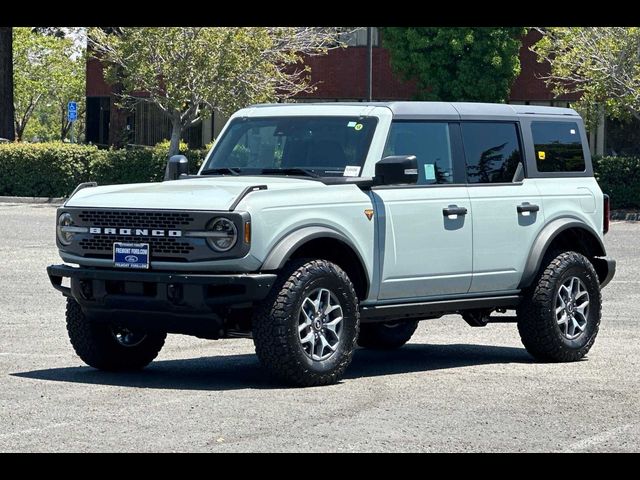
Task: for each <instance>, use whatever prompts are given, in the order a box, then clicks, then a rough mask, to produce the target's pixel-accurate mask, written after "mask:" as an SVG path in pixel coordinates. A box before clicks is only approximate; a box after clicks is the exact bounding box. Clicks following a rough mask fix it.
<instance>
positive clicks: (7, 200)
mask: <svg viewBox="0 0 640 480" xmlns="http://www.w3.org/2000/svg"><path fill="white" fill-rule="evenodd" d="M65 200H66V198H64V197H2V196H0V203H50V204H62V203H64V202H65Z"/></svg>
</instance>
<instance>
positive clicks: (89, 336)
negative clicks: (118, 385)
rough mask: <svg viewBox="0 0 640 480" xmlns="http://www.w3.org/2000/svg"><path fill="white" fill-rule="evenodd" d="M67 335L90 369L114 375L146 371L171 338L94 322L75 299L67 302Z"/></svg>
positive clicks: (157, 333) (162, 334) (158, 333)
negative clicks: (127, 371)
mask: <svg viewBox="0 0 640 480" xmlns="http://www.w3.org/2000/svg"><path fill="white" fill-rule="evenodd" d="M67 332H68V333H69V340H71V345H72V346H73V348H74V350H75V351H76V353H77V354H78V356H79V357H80V358H81V359H82V360H83V361H84V362H85V363H86V364H87V365H89V366H91V367H94V368H97V369H100V370H110V371H125V370H140V369H142V368H144V367H146V366H147V365H148V364H149V363H151V362H152V361H153V359H154V358H156V356H157V355H158V353H159V352H160V350H161V349H162V346H163V345H164V340H165V338H166V337H167V334H166V333H163V332H139V331H132V330H129V329H127V328H124V327H117V326H113V325H109V324H106V323H96V322H91V321H89V320H88V319H87V318H86V317H85V315H84V313H83V312H82V309H81V308H80V305H78V303H77V302H76V301H75V300H73V299H71V298H68V299H67Z"/></svg>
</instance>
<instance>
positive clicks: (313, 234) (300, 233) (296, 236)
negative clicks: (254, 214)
mask: <svg viewBox="0 0 640 480" xmlns="http://www.w3.org/2000/svg"><path fill="white" fill-rule="evenodd" d="M317 238H333V239H335V240H339V241H341V242H342V243H344V244H345V245H347V246H348V247H349V248H351V250H353V251H354V252H355V254H356V256H357V257H358V261H359V262H360V265H362V270H363V271H364V274H365V277H366V281H367V285H370V281H371V279H370V278H369V272H368V271H367V268H366V263H365V262H364V261H363V258H362V255H361V254H360V251H359V250H358V249H357V248H356V246H355V245H354V243H353V242H352V241H351V240H350V239H349V238H348V237H347V236H346V235H344V234H342V233H340V232H338V231H337V230H334V229H332V228H329V227H323V226H311V227H304V228H301V229H299V230H295V231H294V232H291V233H290V234H288V235H286V236H285V237H284V238H282V239H281V240H280V241H278V243H276V245H275V247H273V248H272V249H271V251H270V252H269V254H268V255H267V257H266V258H265V260H264V262H263V264H262V267H261V268H260V270H261V271H273V270H280V269H281V268H282V267H284V265H285V264H286V263H287V261H289V259H290V258H291V255H292V254H293V253H294V252H295V251H296V250H297V249H298V248H300V247H301V246H302V245H304V244H305V243H307V242H309V241H311V240H315V239H317Z"/></svg>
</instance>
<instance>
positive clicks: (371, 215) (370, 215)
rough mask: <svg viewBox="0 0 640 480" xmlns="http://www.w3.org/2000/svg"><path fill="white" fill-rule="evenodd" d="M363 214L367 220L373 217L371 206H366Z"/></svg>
mask: <svg viewBox="0 0 640 480" xmlns="http://www.w3.org/2000/svg"><path fill="white" fill-rule="evenodd" d="M364 214H365V215H366V216H367V218H368V219H369V220H371V219H372V218H373V209H371V208H367V209H366V210H365V211H364Z"/></svg>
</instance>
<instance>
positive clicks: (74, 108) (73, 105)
mask: <svg viewBox="0 0 640 480" xmlns="http://www.w3.org/2000/svg"><path fill="white" fill-rule="evenodd" d="M77 119H78V103H77V102H69V103H67V120H69V121H70V122H75V121H76V120H77Z"/></svg>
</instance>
